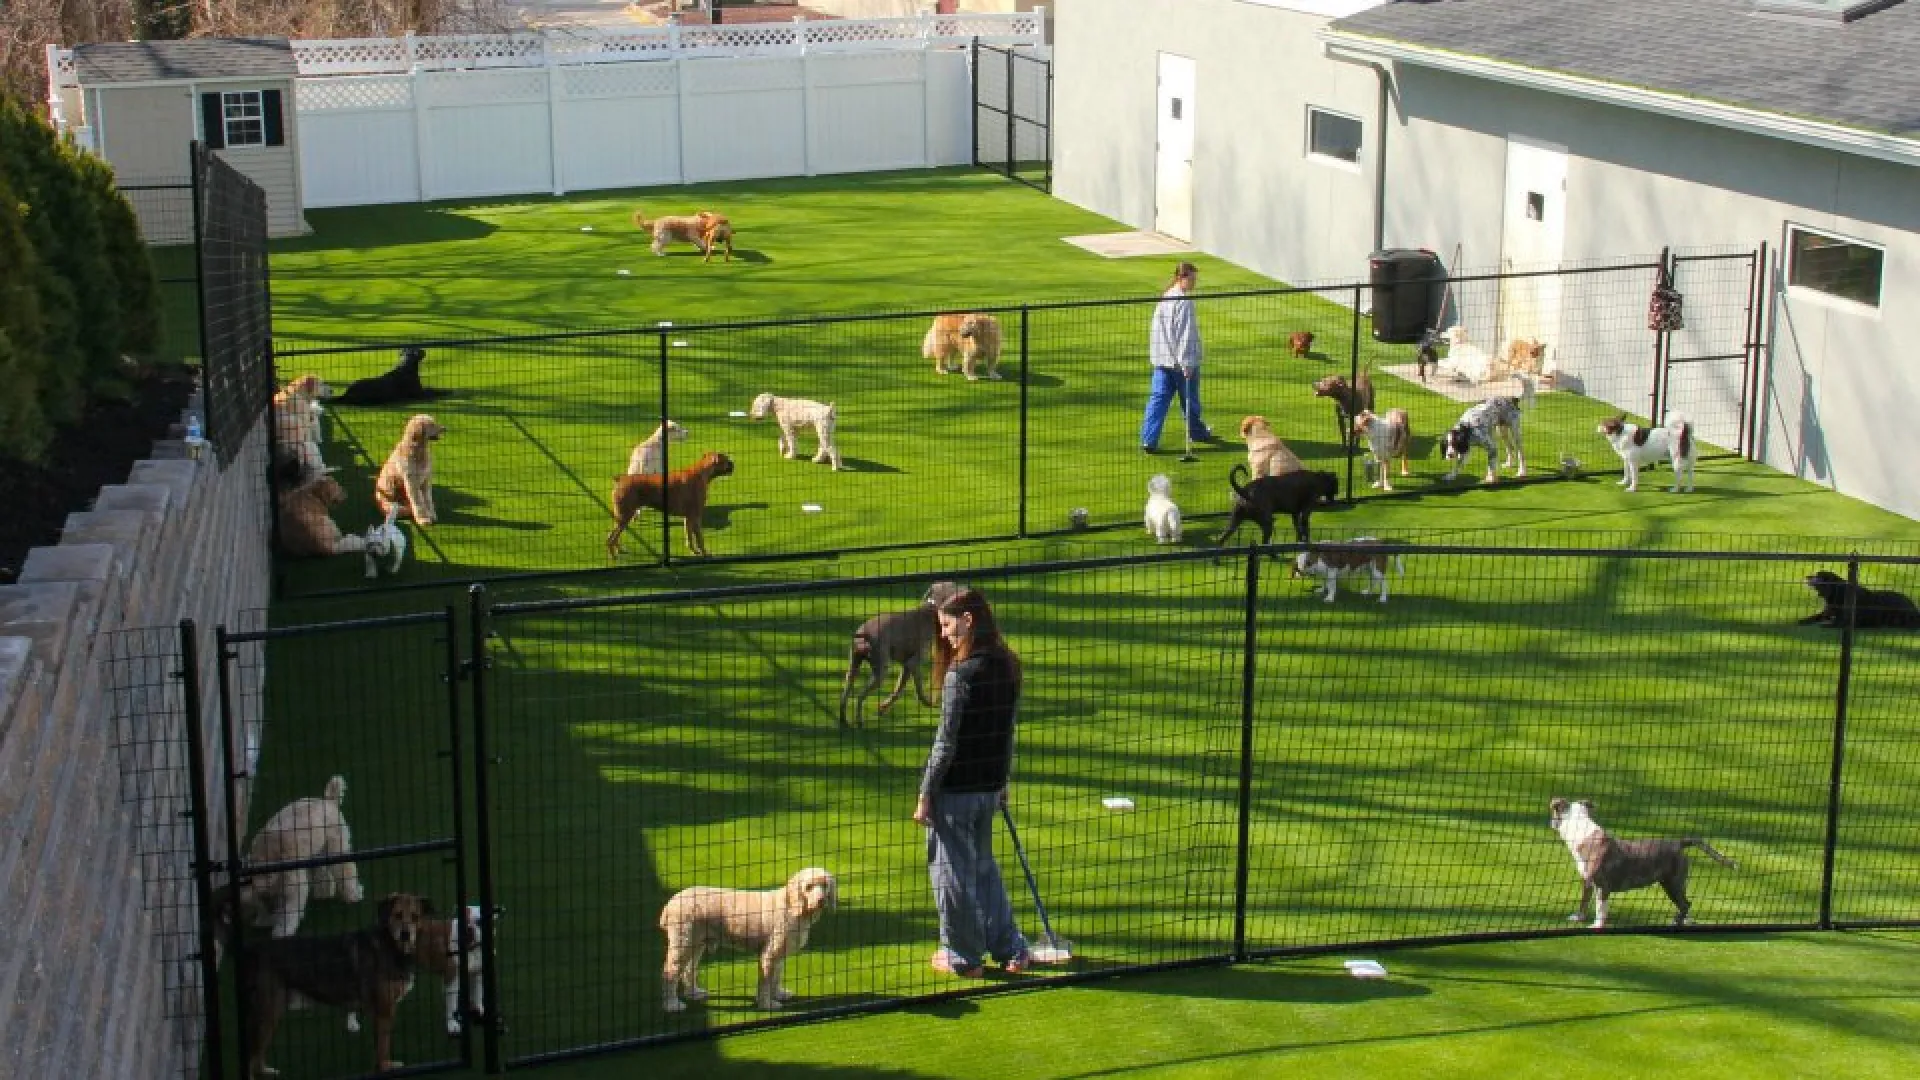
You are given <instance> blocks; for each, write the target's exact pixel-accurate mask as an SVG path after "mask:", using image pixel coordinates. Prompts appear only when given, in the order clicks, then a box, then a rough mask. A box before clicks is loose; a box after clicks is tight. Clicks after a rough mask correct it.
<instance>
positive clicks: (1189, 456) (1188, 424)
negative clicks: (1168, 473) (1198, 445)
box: [1176, 369, 1200, 461]
mask: <svg viewBox="0 0 1920 1080" xmlns="http://www.w3.org/2000/svg"><path fill="white" fill-rule="evenodd" d="M1176 370H1178V369H1176ZM1187 383H1188V379H1187V373H1186V372H1184V371H1182V372H1180V426H1181V427H1183V428H1185V429H1186V432H1187V452H1186V453H1184V454H1181V455H1180V460H1181V461H1199V460H1200V459H1199V458H1198V457H1195V456H1194V453H1193V422H1192V421H1190V420H1188V419H1187Z"/></svg>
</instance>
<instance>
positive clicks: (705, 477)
mask: <svg viewBox="0 0 1920 1080" xmlns="http://www.w3.org/2000/svg"><path fill="white" fill-rule="evenodd" d="M731 475H733V459H732V458H730V457H728V456H727V455H725V454H720V453H715V452H713V451H711V450H709V451H708V452H706V453H705V454H702V455H701V456H700V460H699V461H698V462H697V463H695V464H693V465H689V466H687V467H686V468H684V469H675V470H674V471H673V472H672V473H670V474H668V475H666V476H664V477H663V476H660V475H658V474H652V473H642V474H640V475H638V476H617V477H614V480H613V498H612V500H611V501H612V503H613V522H614V524H613V531H612V532H610V533H608V534H607V555H608V557H610V558H611V557H617V556H618V555H619V554H620V534H621V533H623V532H625V531H626V529H627V526H628V525H629V524H630V523H632V521H633V516H634V515H635V514H638V513H639V512H640V511H641V510H642V509H645V508H648V507H651V508H652V509H655V510H659V511H661V512H662V513H664V514H666V515H667V516H668V517H677V518H680V519H682V520H683V521H684V522H685V523H686V530H687V550H688V551H691V552H693V553H694V554H695V555H705V554H706V553H707V540H706V534H705V533H704V532H702V531H701V527H700V516H701V515H702V514H704V513H706V512H707V487H708V486H709V485H711V484H712V483H713V481H714V480H715V478H717V477H721V476H731Z"/></svg>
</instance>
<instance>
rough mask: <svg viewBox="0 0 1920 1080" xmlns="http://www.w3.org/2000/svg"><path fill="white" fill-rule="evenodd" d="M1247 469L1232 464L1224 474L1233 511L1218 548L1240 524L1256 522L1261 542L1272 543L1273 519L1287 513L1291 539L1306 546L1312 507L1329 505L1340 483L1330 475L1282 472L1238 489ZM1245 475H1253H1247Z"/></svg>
mask: <svg viewBox="0 0 1920 1080" xmlns="http://www.w3.org/2000/svg"><path fill="white" fill-rule="evenodd" d="M1246 472H1247V467H1246V466H1245V465H1244V464H1242V465H1235V466H1234V467H1233V470H1232V471H1231V472H1229V473H1227V483H1229V484H1232V485H1233V512H1232V513H1230V514H1228V515H1227V528H1226V531H1225V532H1223V533H1221V534H1220V540H1219V545H1218V546H1220V547H1225V546H1227V540H1228V539H1229V538H1231V537H1232V536H1233V532H1234V530H1235V529H1238V528H1239V527H1240V523H1241V522H1243V521H1248V520H1251V521H1256V522H1258V523H1259V524H1260V542H1261V543H1262V544H1271V543H1273V516H1274V515H1275V514H1286V515H1287V516H1288V517H1291V518H1292V519H1293V535H1294V538H1295V539H1297V540H1299V541H1300V542H1301V543H1303V544H1305V543H1309V542H1310V537H1309V536H1308V534H1307V519H1308V518H1309V517H1311V516H1312V515H1313V508H1314V507H1315V506H1317V505H1318V504H1319V503H1320V502H1321V501H1322V500H1325V501H1327V502H1332V501H1333V500H1334V499H1336V498H1338V497H1339V496H1340V481H1339V480H1338V479H1337V478H1336V477H1335V476H1334V475H1333V474H1332V473H1330V472H1317V471H1303V472H1290V473H1284V474H1282V475H1280V476H1262V477H1260V478H1259V479H1257V480H1254V481H1253V482H1251V483H1249V484H1248V485H1247V486H1245V487H1241V486H1240V474H1242V473H1246ZM1248 475H1252V474H1251V473H1248Z"/></svg>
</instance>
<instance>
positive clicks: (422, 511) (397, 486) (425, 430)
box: [373, 413, 447, 525]
mask: <svg viewBox="0 0 1920 1080" xmlns="http://www.w3.org/2000/svg"><path fill="white" fill-rule="evenodd" d="M446 430H447V429H446V428H443V427H441V426H440V425H439V424H437V423H434V420H433V417H431V416H428V415H427V414H426V413H420V414H418V415H416V416H415V417H414V418H413V419H411V420H408V421H407V428H406V430H405V431H403V432H401V434H400V441H399V442H397V443H395V444H394V447H393V453H391V454H388V455H387V463H386V464H385V465H382V466H381V467H380V477H379V479H377V480H375V481H374V483H373V498H374V501H375V502H377V503H379V504H380V512H381V513H382V514H385V515H388V516H389V518H391V516H392V515H393V513H394V508H395V507H398V508H399V509H400V510H403V511H405V512H406V514H407V516H408V517H410V518H412V519H413V522H414V524H416V525H431V524H433V520H434V516H435V515H434V512H433V450H432V448H431V447H429V446H428V444H429V443H431V442H433V441H434V440H436V439H438V438H439V437H440V436H441V435H442V434H444V433H445V432H446Z"/></svg>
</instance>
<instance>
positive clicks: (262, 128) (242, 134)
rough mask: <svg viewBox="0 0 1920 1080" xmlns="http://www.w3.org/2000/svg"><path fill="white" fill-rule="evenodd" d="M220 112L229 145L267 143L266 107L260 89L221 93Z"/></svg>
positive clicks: (263, 144)
mask: <svg viewBox="0 0 1920 1080" xmlns="http://www.w3.org/2000/svg"><path fill="white" fill-rule="evenodd" d="M220 113H221V118H222V120H223V122H224V124H225V127H226V145H228V146H265V145H267V124H266V108H265V106H264V105H263V103H262V101H261V97H260V91H258V90H236V91H231V92H229V93H224V94H221V95H220Z"/></svg>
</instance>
